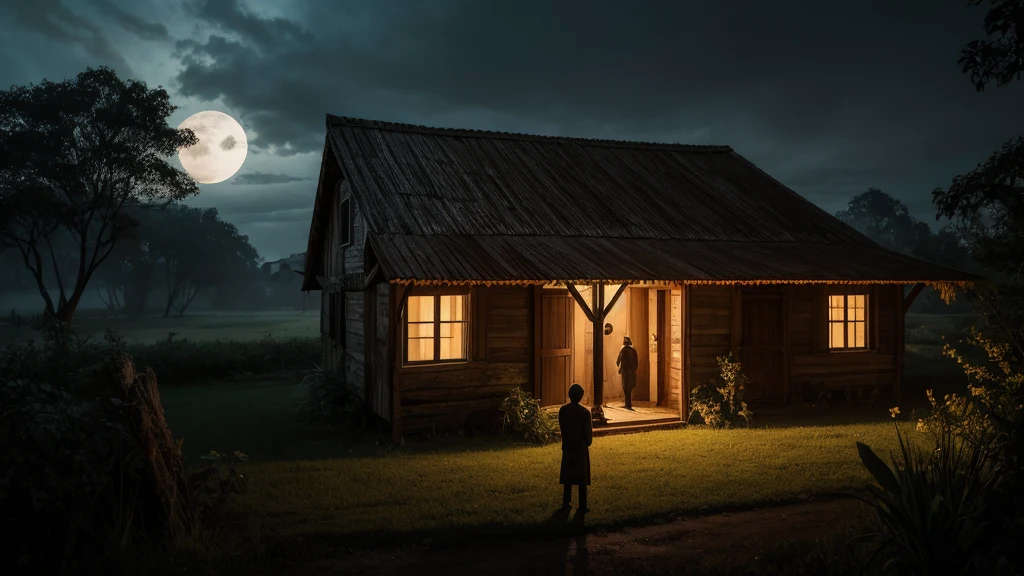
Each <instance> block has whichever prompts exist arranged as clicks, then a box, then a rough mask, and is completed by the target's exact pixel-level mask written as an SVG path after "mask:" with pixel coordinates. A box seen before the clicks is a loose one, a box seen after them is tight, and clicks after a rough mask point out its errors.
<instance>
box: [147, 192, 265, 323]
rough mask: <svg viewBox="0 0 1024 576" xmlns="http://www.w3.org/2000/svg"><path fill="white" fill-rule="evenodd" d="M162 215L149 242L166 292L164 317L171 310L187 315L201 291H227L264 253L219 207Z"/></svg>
mask: <svg viewBox="0 0 1024 576" xmlns="http://www.w3.org/2000/svg"><path fill="white" fill-rule="evenodd" d="M158 214H159V216H160V217H159V218H158V219H155V220H154V222H153V225H152V226H150V227H149V228H148V230H147V232H146V233H145V238H146V246H147V249H148V253H149V257H150V258H151V259H152V260H153V261H154V262H156V263H157V267H158V268H159V269H161V270H162V272H163V276H164V282H165V285H166V288H167V294H166V295H167V300H166V302H165V305H164V312H163V315H164V316H168V315H170V313H171V310H172V309H173V310H175V311H176V312H177V313H178V314H179V315H182V314H184V313H185V310H186V309H187V308H188V306H189V305H190V304H191V303H192V301H193V300H194V299H195V297H196V296H197V295H198V294H199V293H200V291H202V290H206V289H211V288H218V287H224V286H227V285H228V284H229V283H230V282H231V280H232V279H233V278H234V277H235V276H237V275H240V274H244V273H245V272H246V271H247V270H248V269H249V268H253V269H255V267H256V264H257V262H258V260H259V254H258V253H257V252H256V249H255V248H253V246H252V244H250V243H249V237H248V236H244V235H242V234H240V233H239V232H238V228H236V227H235V225H234V224H231V223H229V222H225V221H224V220H221V218H220V215H219V214H218V213H217V209H216V208H190V207H187V206H180V205H171V206H169V207H168V208H167V209H166V210H163V211H161V212H159V213H158Z"/></svg>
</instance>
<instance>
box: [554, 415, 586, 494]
mask: <svg viewBox="0 0 1024 576" xmlns="http://www.w3.org/2000/svg"><path fill="white" fill-rule="evenodd" d="M558 428H559V429H560V430H561V432H562V470H561V472H560V473H559V474H558V483H559V484H571V485H573V486H589V485H590V444H591V443H592V442H593V441H594V421H593V419H592V417H591V415H590V410H587V409H586V408H585V407H583V406H582V405H580V404H578V403H575V402H570V403H568V404H566V405H565V406H562V407H561V408H559V409H558Z"/></svg>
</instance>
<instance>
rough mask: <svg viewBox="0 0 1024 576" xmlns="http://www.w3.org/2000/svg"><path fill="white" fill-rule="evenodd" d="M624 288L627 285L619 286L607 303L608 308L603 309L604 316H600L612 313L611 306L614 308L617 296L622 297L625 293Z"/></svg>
mask: <svg viewBox="0 0 1024 576" xmlns="http://www.w3.org/2000/svg"><path fill="white" fill-rule="evenodd" d="M626 286H628V284H621V285H619V289H618V290H616V291H615V295H614V296H612V299H611V300H610V301H609V302H608V306H606V307H605V309H604V314H602V316H608V313H609V312H611V311H612V306H615V302H616V301H617V300H618V299H619V296H622V293H623V292H625V291H626ZM602 330H603V328H602Z"/></svg>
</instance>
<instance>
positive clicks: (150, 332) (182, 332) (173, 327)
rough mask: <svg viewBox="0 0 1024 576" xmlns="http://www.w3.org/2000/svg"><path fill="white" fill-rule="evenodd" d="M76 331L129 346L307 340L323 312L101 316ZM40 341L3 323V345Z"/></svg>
mask: <svg viewBox="0 0 1024 576" xmlns="http://www.w3.org/2000/svg"><path fill="white" fill-rule="evenodd" d="M74 328H75V331H76V332H78V333H79V334H81V335H83V336H86V335H92V336H93V337H95V338H99V337H102V336H103V333H104V332H105V331H106V330H108V329H110V330H113V331H115V332H118V333H120V334H122V335H123V336H124V337H125V339H126V340H127V341H128V342H129V343H138V344H152V343H153V342H156V341H158V340H163V339H166V338H167V337H168V335H169V334H174V338H176V339H179V340H180V339H185V338H187V339H190V340H197V341H206V340H256V339H259V338H265V337H271V338H294V337H302V338H308V337H313V336H317V337H319V335H320V312H319V311H316V310H312V311H308V312H305V313H302V312H297V311H293V310H282V311H265V310H261V311H259V312H222V313H216V314H186V315H185V316H170V317H167V318H162V317H159V316H147V317H143V318H109V317H105V316H103V315H100V314H98V313H94V312H93V313H86V312H83V313H82V314H81V315H79V316H76V317H75V320H74ZM29 338H35V339H38V335H37V334H36V333H35V332H34V331H33V330H32V329H31V328H30V327H29V326H28V325H26V324H21V325H15V324H11V323H9V322H3V323H0V343H4V342H13V341H21V340H26V339H29Z"/></svg>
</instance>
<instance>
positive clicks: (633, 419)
mask: <svg viewBox="0 0 1024 576" xmlns="http://www.w3.org/2000/svg"><path fill="white" fill-rule="evenodd" d="M619 402H621V400H619ZM558 408H559V407H558V406H547V407H545V410H548V411H551V412H553V413H557V412H558ZM604 415H605V417H606V418H607V419H608V423H607V424H605V425H603V426H594V435H595V436H606V435H608V434H629V433H630V432H645V431H648V430H657V429H661V428H676V427H680V426H683V425H684V424H683V422H682V419H681V418H680V417H679V410H677V409H675V408H668V407H664V406H657V405H655V404H652V403H650V402H634V403H633V409H632V410H626V409H625V408H623V406H622V404H621V403H615V402H614V401H613V402H612V404H606V405H605V407H604Z"/></svg>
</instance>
